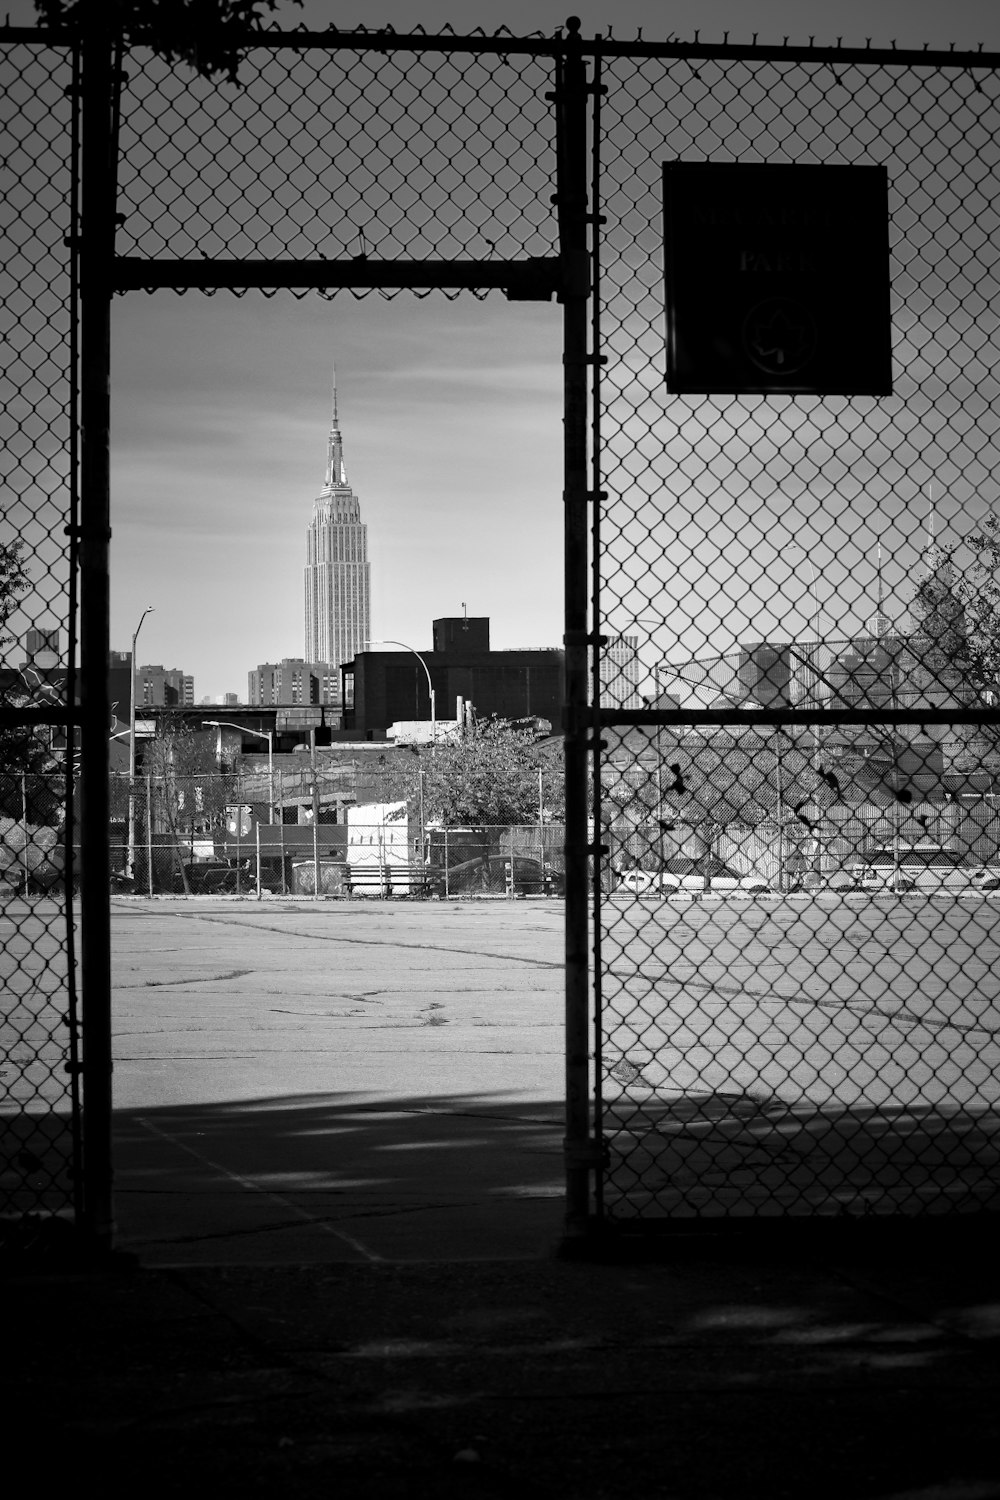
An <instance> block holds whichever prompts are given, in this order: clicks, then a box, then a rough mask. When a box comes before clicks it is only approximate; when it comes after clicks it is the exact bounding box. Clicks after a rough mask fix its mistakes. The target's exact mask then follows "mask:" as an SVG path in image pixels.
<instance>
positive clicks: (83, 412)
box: [79, 9, 119, 1249]
mask: <svg viewBox="0 0 1000 1500" xmlns="http://www.w3.org/2000/svg"><path fill="white" fill-rule="evenodd" d="M82 45H83V105H82V120H83V144H82V151H81V199H82V223H81V230H82V232H81V253H80V348H81V380H80V429H81V449H80V538H79V541H80V550H79V556H80V664H81V679H82V689H83V691H82V693H81V705H80V764H81V770H82V778H81V780H82V796H81V818H80V828H81V837H80V843H81V874H82V879H81V887H80V910H81V929H82V944H81V958H80V973H81V977H82V990H83V1061H82V1071H83V1162H84V1188H83V1211H84V1222H85V1225H86V1229H87V1231H88V1234H89V1236H90V1238H91V1240H92V1242H93V1243H94V1244H95V1245H96V1246H98V1247H99V1248H104V1249H110V1247H111V1242H112V1235H113V1205H112V1169H111V1102H112V1101H111V1066H112V1062H111V1058H112V1053H111V895H110V886H111V874H110V860H109V857H108V854H109V851H108V823H109V816H110V786H109V780H110V777H109V752H108V725H109V723H110V722H111V702H110V692H109V681H108V651H109V639H110V636H109V600H110V591H109V572H108V544H109V541H110V536H111V508H110V484H109V478H110V425H111V288H112V269H113V256H114V234H115V220H114V215H115V179H116V146H117V143H116V139H115V136H116V128H115V121H116V115H117V110H116V102H115V101H116V97H117V93H118V88H119V77H118V75H117V72H116V68H115V63H114V58H113V52H114V38H113V34H112V30H111V25H110V22H109V20H108V18H107V16H106V15H104V14H103V13H102V12H101V10H100V9H98V10H96V11H93V12H92V13H91V14H90V15H89V16H88V19H87V21H86V23H85V27H84V32H83V44H82Z"/></svg>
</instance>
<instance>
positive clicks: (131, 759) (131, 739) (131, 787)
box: [127, 604, 155, 880]
mask: <svg viewBox="0 0 1000 1500" xmlns="http://www.w3.org/2000/svg"><path fill="white" fill-rule="evenodd" d="M154 612H155V611H154V608H153V606H152V604H147V605H146V608H145V609H144V610H143V612H142V614H141V615H140V616H139V623H138V625H137V626H136V627H135V630H134V631H133V633H132V656H131V661H130V667H131V672H132V688H131V691H130V693H129V719H128V729H129V735H128V869H127V874H128V878H129V880H133V879H134V878H135V643H136V641H137V640H138V639H139V631H140V630H141V629H142V622H143V620H144V619H145V618H146V616H147V615H151V614H153V613H154Z"/></svg>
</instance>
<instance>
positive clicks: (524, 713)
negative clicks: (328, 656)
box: [342, 618, 565, 739]
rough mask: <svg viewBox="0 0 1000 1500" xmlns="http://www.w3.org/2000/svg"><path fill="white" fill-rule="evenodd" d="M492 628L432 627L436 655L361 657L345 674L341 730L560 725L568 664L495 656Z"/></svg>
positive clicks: (482, 623)
mask: <svg viewBox="0 0 1000 1500" xmlns="http://www.w3.org/2000/svg"><path fill="white" fill-rule="evenodd" d="M489 640H490V637H489V620H488V619H485V618H483V619H477V620H469V621H465V620H463V619H460V618H455V619H441V620H435V621H434V624H433V641H434V644H435V647H436V648H437V649H432V650H430V651H421V652H420V653H419V659H418V654H417V653H416V652H415V651H410V650H401V651H361V652H359V653H358V655H357V656H356V657H355V658H354V660H353V661H352V662H349V663H347V664H346V665H345V667H344V669H343V674H342V675H343V681H344V729H345V731H350V732H352V733H353V734H354V735H355V736H356V737H357V738H358V739H366V738H373V737H377V736H381V735H385V734H386V733H387V731H388V730H389V728H390V726H391V725H392V724H396V723H412V722H414V721H418V720H428V719H429V718H430V716H431V707H430V693H429V690H428V680H427V679H428V673H429V674H430V683H431V685H432V686H433V688H434V699H435V703H434V710H435V718H437V719H440V720H441V721H442V722H443V721H444V720H446V719H451V720H455V719H461V718H462V717H463V714H464V713H465V711H466V710H467V709H468V708H470V707H471V709H472V710H473V711H474V713H475V716H476V717H477V718H479V719H487V718H492V717H494V716H496V717H497V718H501V719H530V718H538V719H545V720H548V722H549V723H551V724H553V725H558V724H559V723H560V715H561V712H562V699H563V676H564V668H565V657H564V654H563V652H562V651H560V650H558V649H556V648H551V649H550V648H543V649H523V650H513V651H492V650H490V644H489Z"/></svg>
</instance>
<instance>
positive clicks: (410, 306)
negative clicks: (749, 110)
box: [5, 0, 1000, 699]
mask: <svg viewBox="0 0 1000 1500" xmlns="http://www.w3.org/2000/svg"><path fill="white" fill-rule="evenodd" d="M5 9H9V12H10V19H11V21H12V22H14V23H15V24H17V23H18V22H21V23H23V22H25V21H29V20H30V19H31V17H32V11H31V7H30V5H29V4H28V3H26V0H15V3H14V4H12V5H9V6H6V7H5ZM569 13H575V14H577V15H579V16H581V18H582V21H583V31H584V34H585V35H588V34H590V35H592V34H594V33H597V32H602V31H606V30H607V28H608V26H609V25H611V26H613V34H614V36H615V38H616V39H627V38H629V37H632V36H635V35H636V33H637V31H638V29H639V28H640V27H641V28H642V29H643V34H644V36H645V38H646V39H648V40H659V39H662V38H663V37H664V36H666V35H667V34H673V35H675V36H676V37H678V38H680V39H684V40H688V39H693V37H694V32H695V30H696V29H697V28H700V29H701V36H702V40H704V41H721V40H722V36H723V33H724V32H725V31H727V30H728V31H729V32H730V39H731V40H732V41H749V40H750V39H751V31H754V30H755V31H757V32H758V34H759V40H760V41H761V42H762V43H763V42H778V43H780V42H781V40H782V39H783V37H785V36H788V38H789V40H790V41H791V42H807V41H808V39H809V37H810V35H813V36H815V40H816V42H817V43H818V44H821V43H826V42H834V41H835V40H836V38H837V37H838V36H842V37H843V39H844V43H845V44H847V45H850V44H852V43H861V44H863V43H864V41H865V39H866V38H867V37H871V40H872V44H873V45H875V46H880V45H881V46H884V45H888V44H889V43H890V42H891V41H892V40H893V39H895V40H896V42H897V43H898V45H900V46H911V45H920V44H922V43H923V42H925V41H926V42H928V43H930V45H932V46H943V45H947V44H948V43H949V42H954V43H955V44H956V46H957V47H960V48H966V47H975V46H976V45H977V44H978V43H980V42H982V43H983V44H984V46H985V48H986V49H987V50H1000V6H998V5H996V4H995V3H994V0H990V3H983V0H952V3H950V4H948V5H942V4H941V3H940V0H868V3H863V0H841V3H839V4H837V5H836V6H831V5H829V4H827V3H818V0H760V3H758V4H756V5H754V6H752V7H751V6H748V5H746V4H745V3H737V0H725V3H723V0H677V3H673V4H671V5H670V6H665V5H656V4H649V3H645V4H642V3H634V0H616V3H615V4H614V5H607V4H591V3H589V0H588V3H583V4H577V5H575V6H569V5H566V4H553V3H551V0H533V3H524V4H521V3H508V4H482V3H477V0H466V3H459V0H455V3H450V4H449V3H433V0H428V3H399V0H397V3H391V0H383V3H378V0H375V3H373V4H370V5H354V6H340V5H332V4H328V3H325V0H307V3H306V5H305V6H304V7H303V8H301V9H299V8H297V7H295V6H291V5H287V4H285V5H282V6H281V7H280V8H279V12H278V15H279V17H280V19H281V20H282V21H283V22H287V23H289V24H296V23H297V22H299V21H303V22H305V23H306V24H308V25H311V26H316V27H321V26H325V25H326V24H328V23H329V22H330V21H336V23H337V24H338V25H339V26H342V27H345V28H349V27H352V26H355V25H362V24H363V25H366V26H369V27H377V26H379V25H381V24H391V25H392V26H393V27H394V28H395V29H396V30H397V31H407V30H410V29H413V28H414V27H415V26H417V25H421V26H422V27H423V28H424V29H425V30H428V31H434V30H436V29H437V28H439V27H440V26H442V25H444V24H445V23H450V24H451V25H452V26H453V27H454V29H455V30H456V31H459V32H462V31H468V30H472V29H474V28H477V27H483V28H484V29H486V30H487V31H490V32H492V31H493V30H495V29H496V28H497V27H498V26H500V25H506V26H507V27H509V28H510V29H511V31H513V32H514V33H515V34H520V33H524V34H527V33H530V32H533V31H542V32H543V33H546V34H549V33H551V32H552V31H553V30H554V29H555V27H557V26H559V25H560V24H562V22H563V21H564V20H565V17H566V15H567V14H569ZM750 16H752V23H751V21H750V19H749V17H750ZM560 358H561V309H560V308H558V307H557V306H556V305H555V304H551V305H545V304H517V303H508V302H507V301H506V300H505V299H504V298H503V297H502V296H499V295H495V296H492V297H490V298H488V299H487V300H486V301H485V302H479V301H476V300H475V299H473V298H471V297H463V298H461V299H459V300H458V301H457V302H449V301H447V300H445V299H444V298H443V297H441V296H440V295H433V296H431V297H428V298H427V299H424V300H419V299H416V298H413V297H411V296H408V295H401V296H399V297H396V298H394V299H393V300H391V301H385V300H382V299H381V298H379V297H377V296H374V297H368V298H365V299H363V300H355V299H353V298H352V297H350V296H349V295H348V294H341V295H339V296H338V297H336V298H335V299H333V300H331V301H326V300H323V299H321V298H320V297H318V296H316V295H310V296H308V297H306V298H304V299H302V300H298V299H296V298H294V297H292V296H291V295H289V294H287V293H281V294H278V295H277V296H276V297H274V298H273V299H271V300H268V299H266V298H264V297H263V296H261V295H260V294H255V293H250V294H248V295H247V296H246V297H244V298H241V299H240V298H236V297H234V296H232V295H231V294H227V293H221V292H220V293H218V294H217V295H216V296H214V297H212V298H207V297H205V296H203V295H201V294H198V293H193V292H192V293H188V294H187V295H186V296H183V297H178V296H176V295H174V294H169V293H157V294H156V295H154V296H147V295H145V294H138V293H133V294H130V295H129V296H128V297H125V298H118V299H117V300H116V302H115V306H114V323H113V415H112V423H113V426H112V441H113V455H114V458H113V495H112V505H113V541H112V645H113V646H115V647H116V648H118V649H127V648H128V645H129V642H130V639H131V634H132V631H133V630H134V629H135V626H136V623H137V622H138V619H139V616H140V615H141V613H142V611H143V609H144V608H145V607H146V606H147V605H152V606H154V609H155V613H153V614H152V615H150V616H148V617H147V619H146V621H145V623H144V625H143V627H142V634H141V637H140V641H139V647H138V657H139V660H140V661H142V662H162V663H163V664H164V665H165V666H167V667H177V668H181V669H182V670H184V671H185V672H188V673H192V674H193V675H194V678H195V693H196V697H197V698H199V699H200V698H202V697H212V698H213V699H216V698H218V697H220V696H221V695H222V694H223V693H224V692H227V691H232V692H237V693H238V694H240V696H241V697H242V696H243V695H244V694H245V692H246V682H247V672H248V670H249V669H251V668H252V667H253V666H254V665H255V664H256V663H258V662H262V661H274V660H278V659H280V658H281V657H284V656H301V655H302V653H303V581H302V570H303V563H304V556H305V531H306V527H307V525H308V523H309V520H310V517H311V512H312V501H313V499H314V498H315V496H316V494H317V493H318V490H319V487H320V485H321V483H322V479H323V474H324V465H325V454H326V434H327V428H328V425H329V411H330V379H331V369H332V365H333V362H334V361H336V366H337V375H338V386H339V397H340V420H341V427H342V430H343V434H344V445H345V459H346V465H347V471H348V477H349V479H350V482H351V483H352V485H353V487H354V489H355V491H356V493H357V494H358V495H359V497H360V500H361V508H362V519H363V520H364V521H366V522H367V525H368V528H369V546H370V557H371V564H372V614H373V618H372V625H373V634H374V635H375V636H376V637H379V638H394V639H397V640H402V641H405V642H407V643H408V644H410V645H413V646H415V647H416V648H417V649H418V650H419V649H422V648H425V647H429V645H430V624H431V620H432V619H433V618H434V617H435V616H438V615H451V614H460V613H461V612H462V607H463V603H464V604H465V605H466V606H467V608H468V611H469V613H470V614H475V615H489V616H490V617H491V620H492V635H493V644H494V645H495V646H498V647H505V646H511V647H513V646H545V645H553V644H557V643H558V642H559V641H560V639H561V634H562V539H561V527H562V500H561V484H562V480H561V447H562V423H561V398H560V392H561V365H560Z"/></svg>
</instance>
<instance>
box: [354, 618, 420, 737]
mask: <svg viewBox="0 0 1000 1500" xmlns="http://www.w3.org/2000/svg"><path fill="white" fill-rule="evenodd" d="M361 644H362V645H363V646H401V647H402V648H403V650H404V651H412V652H413V655H414V656H415V657H416V658H417V661H418V662H419V663H420V665H421V666H422V667H423V669H424V672H425V673H426V675H427V691H428V693H429V694H430V699H431V744H432V745H435V744H437V710H436V707H435V699H434V684H433V683H432V682H431V673H430V668H429V667H428V665H427V663H426V662H425V661H424V659H423V657H422V656H421V655H420V652H419V651H415V650H414V648H413V647H412V646H408V645H407V644H406V642H405V641H389V640H385V641H362V643H361Z"/></svg>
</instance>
